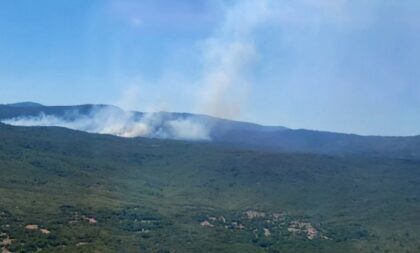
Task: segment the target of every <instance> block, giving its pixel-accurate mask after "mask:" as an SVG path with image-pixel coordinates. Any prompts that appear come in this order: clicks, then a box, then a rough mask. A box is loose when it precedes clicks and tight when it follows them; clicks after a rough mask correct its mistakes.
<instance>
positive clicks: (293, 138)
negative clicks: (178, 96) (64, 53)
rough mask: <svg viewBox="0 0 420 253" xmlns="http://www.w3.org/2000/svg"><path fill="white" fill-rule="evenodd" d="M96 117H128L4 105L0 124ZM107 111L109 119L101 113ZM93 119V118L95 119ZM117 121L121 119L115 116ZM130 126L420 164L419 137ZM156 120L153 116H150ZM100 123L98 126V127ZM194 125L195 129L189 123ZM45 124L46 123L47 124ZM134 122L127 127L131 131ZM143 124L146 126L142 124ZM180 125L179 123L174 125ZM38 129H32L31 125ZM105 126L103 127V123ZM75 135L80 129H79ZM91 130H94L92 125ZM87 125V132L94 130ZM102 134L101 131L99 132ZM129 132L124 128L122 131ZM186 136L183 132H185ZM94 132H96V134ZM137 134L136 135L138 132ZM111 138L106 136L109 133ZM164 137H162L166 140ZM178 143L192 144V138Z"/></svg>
mask: <svg viewBox="0 0 420 253" xmlns="http://www.w3.org/2000/svg"><path fill="white" fill-rule="evenodd" d="M97 111H101V118H100V120H103V118H104V114H105V115H106V114H109V111H111V114H112V116H108V118H110V119H112V120H109V119H108V118H107V119H106V120H104V123H103V125H105V124H109V122H111V121H112V122H114V121H117V122H121V121H124V120H126V118H122V119H120V118H119V116H118V115H124V114H127V112H124V111H123V110H121V109H119V108H118V107H114V106H107V105H80V106H8V105H0V120H3V121H4V120H6V119H11V118H16V117H17V118H19V117H37V116H39V115H40V114H45V115H53V116H55V117H58V118H60V119H64V120H66V121H70V122H72V121H75V120H77V119H78V118H81V117H96V114H97ZM102 111H105V112H106V113H103V112H102ZM92 115H93V116H92ZM115 115H117V116H115ZM130 115H132V116H130V117H131V118H130V120H131V121H133V119H134V120H139V121H141V119H142V118H145V117H146V118H147V117H148V118H152V120H150V119H149V120H148V122H147V124H149V125H152V127H151V128H152V130H151V132H152V133H153V134H149V135H144V136H148V137H157V138H174V139H178V138H176V136H175V133H179V132H180V130H179V129H173V127H171V126H172V125H171V126H168V124H167V123H168V122H170V123H172V122H175V121H184V123H185V122H186V123H188V124H184V123H183V122H181V123H182V124H177V125H176V126H177V127H178V128H185V127H191V124H193V125H192V127H191V128H192V129H191V131H189V130H187V131H184V132H183V134H187V137H190V136H189V135H188V134H190V133H191V132H193V133H194V131H198V133H201V134H202V136H201V137H202V138H200V139H199V140H208V139H211V140H212V141H213V142H216V143H223V144H230V145H234V146H237V147H244V148H254V149H263V150H272V151H290V152H302V153H317V154H332V155H361V154H363V155H366V156H378V157H395V158H410V159H413V158H415V159H419V158H420V136H412V137H383V136H360V135H352V134H341V133H332V132H321V131H312V130H303V129H302V130H293V129H288V128H285V127H268V126H261V125H257V124H252V123H246V122H237V121H231V120H226V119H218V118H214V117H210V116H206V115H196V114H188V113H169V112H160V113H154V114H145V113H141V112H131V114H130ZM150 115H152V116H150ZM114 118H117V120H115V119H114ZM97 122H98V120H95V123H97ZM191 122H192V123H191ZM43 123H44V122H43ZM135 123H136V122H134V123H133V122H129V127H130V126H132V125H133V124H135ZM142 123H143V122H142ZM175 123H177V122H175ZM32 124H34V123H32ZM101 124H102V123H101ZM194 124H195V125H194ZM75 125H76V129H78V128H77V126H79V125H80V124H75ZM90 125H91V124H90ZM90 125H89V126H90ZM101 129H102V128H101ZM123 129H125V126H124V128H123ZM181 131H182V129H181ZM91 132H95V130H92V131H91ZM134 132H136V131H134ZM106 133H107V132H106ZM162 133H163V134H162ZM182 137H183V136H181V138H179V139H194V137H195V135H193V136H191V137H192V138H182Z"/></svg>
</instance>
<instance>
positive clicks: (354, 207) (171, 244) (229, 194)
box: [0, 124, 420, 253]
mask: <svg viewBox="0 0 420 253" xmlns="http://www.w3.org/2000/svg"><path fill="white" fill-rule="evenodd" d="M419 167H420V164H419V162H418V161H414V160H395V159H372V158H362V157H351V158H337V157H332V156H324V155H306V154H288V153H269V152H260V151H259V152H257V151H245V150H235V149H233V148H232V147H231V146H223V145H220V144H211V143H191V142H180V141H169V140H157V139H145V138H134V139H126V138H119V137H113V136H108V135H96V134H88V133H83V132H78V131H72V130H67V129H63V128H54V127H53V128H39V127H33V128H25V127H12V126H7V125H2V124H0V230H1V231H0V234H1V235H0V236H1V238H0V239H3V240H6V239H7V238H10V239H12V243H11V245H8V246H7V248H8V249H9V250H10V251H12V252H95V251H99V252H136V251H141V252H185V253H188V252H209V253H211V252H218V253H223V252H290V253H292V252H296V253H297V252H300V253H305V252H311V253H312V252H343V253H346V252H356V251H357V252H372V251H373V252H376V251H378V252H383V251H389V252H406V251H409V252H415V251H416V250H418V249H419V247H420V245H419V243H418V240H416V239H417V238H416V237H415V235H417V234H419V233H420V224H419V223H418V216H417V211H418V210H419V209H420V200H419V195H420V181H419V180H420V170H419ZM28 225H32V226H28ZM35 225H37V226H38V229H35ZM40 229H43V230H40ZM47 231H48V232H47Z"/></svg>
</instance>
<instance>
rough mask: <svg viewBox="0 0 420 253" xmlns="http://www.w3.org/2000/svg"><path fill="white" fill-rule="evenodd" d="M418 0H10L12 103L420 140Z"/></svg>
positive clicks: (2, 31)
mask: <svg viewBox="0 0 420 253" xmlns="http://www.w3.org/2000/svg"><path fill="white" fill-rule="evenodd" d="M419 13H420V1H418V0H404V1H400V0H393V1H391V0H377V1H375V0H348V1H347V0H335V1H334V0H293V1H292V0H240V1H233V0H226V1H223V0H178V1H172V0H165V1H164V0H136V1H134V0H132V1H130V0H127V1H125V0H115V1H106V0H96V1H95V0H60V1H57V0H37V1H34V0H19V1H16V0H2V1H0V103H10V102H17V101H36V102H40V103H44V104H47V105H56V104H81V103H112V104H117V105H120V106H122V107H124V108H126V109H133V110H141V111H145V110H146V111H150V110H152V111H155V110H167V111H186V112H200V113H206V114H211V115H215V116H222V117H228V118H233V119H237V120H247V121H253V122H258V123H262V124H270V125H284V126H287V127H292V128H309V129H318V130H330V131H339V132H351V133H359V134H381V135H413V134H420V15H419Z"/></svg>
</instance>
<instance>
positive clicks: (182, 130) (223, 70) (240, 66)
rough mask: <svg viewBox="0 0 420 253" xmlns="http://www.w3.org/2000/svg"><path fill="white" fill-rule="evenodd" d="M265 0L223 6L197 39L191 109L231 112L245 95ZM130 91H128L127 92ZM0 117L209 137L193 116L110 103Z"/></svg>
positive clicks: (131, 99)
mask: <svg viewBox="0 0 420 253" xmlns="http://www.w3.org/2000/svg"><path fill="white" fill-rule="evenodd" d="M270 3H272V1H271V0H243V1H238V2H236V3H235V4H233V5H226V6H224V7H225V8H224V12H225V13H224V20H223V21H222V22H221V24H220V26H218V27H217V29H216V30H215V31H214V33H213V34H212V36H210V37H209V38H207V39H205V40H204V41H202V43H201V44H200V45H201V52H202V54H201V56H200V57H201V58H202V62H203V63H204V69H203V72H202V74H201V75H200V78H199V80H198V81H197V85H198V86H199V91H198V94H196V95H197V96H196V98H197V103H196V105H195V106H196V109H197V111H199V112H201V113H205V114H210V115H213V116H219V117H225V118H237V116H238V114H240V113H241V111H242V110H243V107H244V103H245V102H246V100H247V86H248V85H250V84H249V81H248V80H247V78H246V76H247V75H246V72H247V68H248V67H249V66H250V65H251V64H252V63H253V62H254V61H255V60H256V59H257V58H258V52H257V51H258V50H257V47H256V43H255V41H254V33H255V30H256V29H257V28H258V27H259V26H260V25H261V24H262V23H264V22H265V21H267V20H268V18H269V17H270V15H271V14H270V11H269V10H270V6H269V5H270ZM138 93H139V89H138V87H134V88H133V89H129V90H126V92H124V94H126V95H125V96H123V99H122V101H120V102H119V103H118V104H119V105H121V106H123V107H125V108H130V107H132V106H131V105H133V104H136V100H137V94H138ZM133 94H134V95H133ZM69 115H71V116H69ZM3 123H6V124H10V125H19V126H58V127H66V128H70V129H74V130H81V131H86V132H90V133H100V134H112V135H117V136H121V137H138V136H143V137H153V138H169V139H179V140H211V137H210V133H211V128H212V125H211V124H209V122H204V121H203V120H202V119H198V118H197V117H196V118H194V117H179V118H171V117H169V118H168V117H165V116H164V115H163V114H161V113H147V114H142V115H141V116H139V115H138V114H136V113H132V112H126V111H122V110H119V109H116V108H114V107H98V108H95V109H93V110H92V111H91V112H90V113H88V114H86V113H85V114H83V113H79V112H77V111H75V112H70V113H67V115H64V116H63V115H48V114H44V113H41V114H40V115H38V116H31V117H18V118H13V119H8V120H4V121H3Z"/></svg>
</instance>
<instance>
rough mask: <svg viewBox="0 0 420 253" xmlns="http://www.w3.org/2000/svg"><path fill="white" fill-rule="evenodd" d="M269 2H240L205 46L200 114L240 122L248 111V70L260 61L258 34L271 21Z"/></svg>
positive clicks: (206, 41) (231, 8)
mask: <svg viewBox="0 0 420 253" xmlns="http://www.w3.org/2000/svg"><path fill="white" fill-rule="evenodd" d="M269 2H270V1H268V0H245V1H238V2H236V3H235V4H234V5H232V6H227V7H226V8H225V18H224V21H223V22H222V23H221V25H220V26H219V28H218V29H217V30H216V31H215V32H214V34H213V36H211V37H210V38H208V39H207V40H205V41H204V42H203V43H202V52H203V56H202V57H203V60H204V66H205V67H204V73H203V76H202V79H201V80H200V81H199V82H200V90H199V95H198V98H199V106H198V107H199V110H200V111H201V112H204V113H206V114H210V115H214V116H220V117H225V118H236V117H237V116H238V115H239V114H240V113H241V112H242V110H243V109H244V108H243V107H244V105H245V103H246V100H247V95H248V94H247V93H248V87H249V86H251V84H250V83H249V80H248V79H247V69H248V67H249V66H250V65H251V64H252V63H254V62H255V61H256V60H257V59H258V50H257V47H256V43H255V41H254V37H255V34H254V33H255V30H256V29H257V28H258V27H259V26H260V25H261V24H262V23H263V22H265V21H267V19H268V18H269V17H270V15H271V14H270V11H269Z"/></svg>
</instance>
